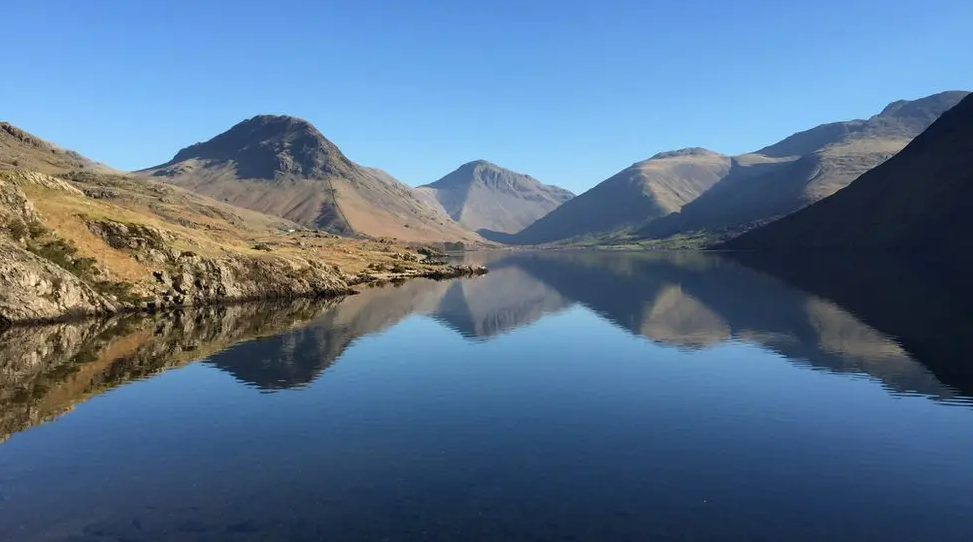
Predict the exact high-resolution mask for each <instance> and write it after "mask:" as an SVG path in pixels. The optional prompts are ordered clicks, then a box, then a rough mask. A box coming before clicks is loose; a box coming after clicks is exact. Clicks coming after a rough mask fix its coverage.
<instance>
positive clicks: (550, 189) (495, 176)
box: [417, 160, 574, 233]
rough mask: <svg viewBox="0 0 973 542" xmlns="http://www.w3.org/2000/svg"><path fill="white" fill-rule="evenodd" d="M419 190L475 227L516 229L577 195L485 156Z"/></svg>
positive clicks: (515, 230) (512, 231)
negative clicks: (496, 162) (483, 158)
mask: <svg viewBox="0 0 973 542" xmlns="http://www.w3.org/2000/svg"><path fill="white" fill-rule="evenodd" d="M417 190H419V191H422V192H426V193H428V194H430V195H432V197H433V198H435V200H436V201H437V202H439V204H440V205H441V206H442V207H443V208H444V209H445V210H446V212H447V213H449V216H451V217H452V218H453V220H455V221H457V222H459V223H460V224H462V225H464V226H466V227H467V228H470V229H471V230H474V231H480V230H487V231H490V232H503V233H516V232H518V231H520V230H522V229H524V228H525V227H527V226H529V225H530V224H533V223H534V221H536V220H537V219H538V218H540V217H542V216H544V215H546V214H548V213H550V212H551V211H553V210H554V209H556V208H557V207H559V206H560V205H561V204H563V203H564V202H566V201H568V200H569V199H571V198H573V197H574V194H572V193H571V192H568V191H567V190H565V189H563V188H560V187H557V186H551V185H546V184H543V183H541V182H540V181H538V180H537V179H535V178H533V177H531V176H530V175H524V174H521V173H516V172H514V171H510V170H509V169H504V168H502V167H500V166H498V165H496V164H491V163H490V162H487V161H485V160H477V161H474V162H470V163H468V164H463V165H462V166H460V167H459V168H458V169H456V170H455V171H453V172H452V173H450V174H449V175H446V176H445V177H443V178H442V179H439V180H438V181H436V182H434V183H431V184H427V185H424V186H420V187H419V188H418V189H417Z"/></svg>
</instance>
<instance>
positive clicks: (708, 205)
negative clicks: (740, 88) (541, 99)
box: [499, 91, 968, 245]
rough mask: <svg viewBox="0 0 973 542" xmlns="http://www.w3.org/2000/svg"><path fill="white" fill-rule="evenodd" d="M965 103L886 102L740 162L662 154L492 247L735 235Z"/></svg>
mask: <svg viewBox="0 0 973 542" xmlns="http://www.w3.org/2000/svg"><path fill="white" fill-rule="evenodd" d="M967 94H968V93H967V92H964V91H948V92H941V93H938V94H934V95H932V96H928V97H925V98H921V99H918V100H912V101H907V100H901V101H897V102H893V103H891V104H889V105H888V106H887V107H885V108H884V109H883V110H882V111H881V112H880V113H878V114H876V115H875V116H873V117H871V118H869V119H857V120H850V121H843V122H835V123H830V124H824V125H820V126H817V127H814V128H811V129H809V130H805V131H803V132H799V133H796V134H794V135H791V136H789V137H787V138H785V139H783V140H781V141H779V142H777V143H774V144H772V145H769V146H767V147H764V148H762V149H760V150H757V151H754V152H751V153H746V154H742V155H736V156H727V155H723V154H719V153H717V152H714V151H710V150H707V149H701V148H690V149H682V150H677V151H670V152H664V153H659V154H657V155H655V156H653V157H652V158H650V159H648V160H646V161H644V162H639V163H636V164H634V165H632V166H631V167H629V168H626V169H625V170H623V171H621V172H620V173H618V174H616V175H614V176H612V177H610V178H608V179H607V180H605V181H603V182H601V183H600V184H598V185H597V186H595V187H594V188H592V189H590V190H588V191H587V192H584V193H583V194H581V195H579V196H578V197H576V198H574V199H573V200H571V201H570V202H568V203H567V204H565V205H563V206H561V207H559V208H558V209H556V210H554V211H553V212H551V213H550V214H548V215H547V216H545V217H543V218H542V219H540V220H538V221H537V222H535V223H534V224H532V225H530V226H528V227H527V228H525V229H524V230H522V231H521V232H518V233H517V234H515V235H512V236H506V237H504V238H502V239H499V240H503V241H505V242H508V243H511V244H525V245H533V244H543V243H551V242H558V241H560V242H563V241H566V240H572V239H578V238H582V237H584V236H599V235H600V236H605V235H606V234H618V233H624V234H625V235H627V236H628V237H629V238H630V239H665V238H668V237H671V236H675V235H680V234H688V233H693V232H700V231H704V232H713V233H723V234H726V233H730V234H735V233H739V232H742V231H745V230H747V229H750V228H752V227H754V226H758V225H761V224H764V223H767V222H771V221H773V220H775V219H777V218H780V217H782V216H785V215H787V214H789V213H792V212H794V211H796V210H798V209H801V208H803V207H806V206H807V205H810V204H812V203H814V202H816V201H819V200H821V199H823V198H825V197H827V196H830V195H831V194H833V193H835V192H836V191H838V190H840V189H841V188H843V187H845V186H847V185H848V184H850V183H851V182H852V181H854V180H855V179H856V178H857V177H858V176H859V175H861V174H863V173H865V172H866V171H868V170H870V169H872V168H874V167H875V166H877V165H879V164H881V163H882V162H884V161H885V160H887V159H888V158H890V157H891V156H893V155H894V154H895V153H896V152H898V151H899V150H901V149H902V148H903V147H905V145H906V144H908V142H909V141H910V140H911V139H912V138H914V137H915V136H917V135H919V134H920V133H921V132H922V131H923V130H925V129H926V128H927V127H928V126H929V125H931V124H932V123H933V122H934V121H935V120H936V119H937V118H938V117H939V116H940V115H942V114H943V113H944V112H945V111H947V110H949V109H950V108H951V107H953V106H955V105H956V104H957V103H959V101H960V100H962V99H963V98H964V97H965V96H966V95H967Z"/></svg>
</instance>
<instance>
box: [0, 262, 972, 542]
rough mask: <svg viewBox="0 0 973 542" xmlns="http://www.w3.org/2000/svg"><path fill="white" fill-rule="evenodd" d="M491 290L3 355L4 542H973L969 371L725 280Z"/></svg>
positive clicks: (635, 269) (156, 328) (657, 271)
mask: <svg viewBox="0 0 973 542" xmlns="http://www.w3.org/2000/svg"><path fill="white" fill-rule="evenodd" d="M489 263H490V267H491V273H490V274H489V275H487V276H485V277H482V278H477V279H467V280H462V281H453V282H438V283H437V282H428V281H416V282H409V283H406V284H404V285H402V286H400V287H397V288H382V289H373V290H366V291H365V292H363V293H362V294H360V295H358V296H354V297H351V298H348V299H346V300H343V301H340V302H326V303H321V302H310V301H304V302H296V303H292V304H278V305H243V306H236V307H226V308H212V309H206V310H200V311H187V312H186V313H184V314H181V315H167V316H157V317H155V318H152V319H144V318H127V319H123V320H118V321H108V322H86V323H76V324H64V325H60V326H55V327H49V328H43V329H34V330H14V331H12V332H9V333H8V334H5V335H3V336H0V344H2V346H0V407H2V409H3V410H2V424H3V425H2V430H3V433H2V434H3V435H4V436H5V437H6V440H5V441H4V442H2V443H0V540H10V541H17V542H20V541H24V542H32V541H69V540H70V541H84V542H94V541H98V542H101V541H155V540H160V541H197V540H198V541H223V540H227V541H257V540H260V541H264V540H283V541H305V540H307V541H312V540H313V541H317V540H356V541H357V540H375V541H382V540H388V541H407V540H477V541H489V540H516V541H520V540H525V541H556V540H579V541H580V540H599V541H600V540H613V541H615V540H617V541H626V540H633V541H634V540H638V541H642V540H768V541H770V540H774V541H776V540H957V541H960V540H970V539H971V537H973V524H971V523H970V518H973V460H971V458H973V402H971V400H970V395H969V389H970V388H969V387H968V386H969V382H970V380H969V379H967V378H966V375H967V374H968V368H967V367H965V366H963V359H962V354H963V352H962V351H959V350H957V351H956V353H957V356H956V359H952V358H950V357H949V356H946V357H943V356H939V357H936V359H920V358H919V357H917V355H916V354H915V353H913V352H912V350H913V349H915V350H922V351H924V352H925V351H928V348H926V347H927V346H928V343H927V341H928V334H926V333H925V332H924V331H922V332H921V333H920V332H919V331H917V334H916V336H917V337H919V338H918V339H915V340H913V339H914V337H911V336H901V335H900V336H896V337H894V338H893V337H892V336H890V335H889V333H891V332H889V331H883V330H881V329H877V328H876V327H873V325H871V324H869V323H868V322H867V321H866V319H867V314H868V311H867V306H866V307H865V308H866V310H863V309H862V308H861V307H863V306H864V305H862V303H861V301H860V300H857V299H856V300H850V301H849V302H850V303H853V304H855V306H856V314H858V315H855V314H852V313H851V312H849V310H847V309H846V308H844V307H843V305H842V304H840V303H841V301H842V300H840V299H830V298H826V297H819V296H818V295H817V294H815V293H811V292H810V290H808V289H799V287H798V285H796V284H795V283H794V282H793V280H791V282H785V281H784V280H781V279H779V278H776V277H775V276H773V275H770V274H766V273H763V272H759V271H754V270H751V269H750V268H747V267H744V266H742V265H740V264H737V263H732V262H730V261H727V260H725V259H721V258H718V257H713V256H708V257H704V256H701V255H675V256H672V255H652V254H649V255H637V256H632V255H621V254H609V255H599V254H581V255H574V254H564V255H539V256H532V255H526V254H507V255H494V256H490V257H489ZM802 286H805V285H802ZM856 291H861V288H857V289H856ZM905 291H907V289H901V290H900V293H902V292H905ZM922 291H924V292H926V294H927V295H926V297H927V298H932V297H934V296H933V293H935V292H934V291H932V292H933V293H930V292H931V290H929V289H928V288H925V289H924V290H922ZM903 295H905V294H903ZM930 302H931V301H930ZM910 303H911V302H910ZM910 306H912V307H914V308H915V309H916V310H919V311H921V310H923V308H924V307H921V306H919V307H917V306H915V305H914V304H913V305H910ZM888 312H889V310H888V309H883V310H882V311H879V312H878V313H879V314H883V315H887V313H888ZM937 314H939V315H940V316H939V318H952V319H953V320H955V319H956V318H959V316H949V315H945V316H943V311H942V310H939V311H937ZM859 315H860V316H859ZM903 318H907V317H903ZM930 319H931V318H930V317H923V316H922V315H919V316H917V317H915V320H916V321H917V322H919V323H916V324H913V325H912V326H911V328H912V329H917V330H919V329H920V328H921V327H922V323H921V322H923V321H930ZM877 321H882V322H885V320H883V319H882V318H881V317H879V318H878V319H877ZM905 321H906V322H908V321H909V320H908V319H906V320H905ZM890 325H891V324H890ZM957 325H958V324H957ZM940 328H942V333H944V334H947V335H948V333H950V332H952V330H951V328H949V329H946V328H948V326H940ZM897 329H898V328H897ZM895 333H900V332H899V331H896V332H895ZM920 335H921V336H920ZM939 339H941V340H942V341H949V340H950V337H949V336H945V335H944V336H942V337H939ZM953 339H956V341H957V342H956V343H955V344H956V345H957V346H956V348H957V349H958V348H960V347H961V338H957V337H953ZM924 341H925V342H924ZM911 345H918V346H916V347H915V348H913V347H912V346H911Z"/></svg>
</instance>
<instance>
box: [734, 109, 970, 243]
mask: <svg viewBox="0 0 973 542" xmlns="http://www.w3.org/2000/svg"><path fill="white" fill-rule="evenodd" d="M971 207H973V97H967V98H966V99H964V100H963V101H962V102H961V103H960V104H959V105H957V106H956V107H954V108H953V109H951V110H949V111H947V112H946V113H945V114H943V116H942V117H941V118H940V119H939V120H937V121H936V122H935V123H933V124H932V126H930V127H929V128H928V129H927V130H926V131H925V132H923V133H922V134H921V135H920V136H919V137H917V138H915V139H914V140H913V141H912V142H911V143H909V145H908V146H907V147H906V148H905V149H904V150H902V152H900V153H899V154H897V155H896V156H895V157H893V158H892V159H890V160H889V161H887V162H885V163H884V164H882V165H881V166H879V167H877V168H875V169H873V170H871V171H869V172H868V173H865V174H864V175H862V176H861V177H860V178H859V179H858V180H856V181H855V182H853V183H852V184H851V185H850V186H848V187H847V188H845V189H844V190H841V191H839V192H837V193H836V194H834V195H833V196H831V197H829V198H827V199H824V200H822V201H820V202H818V203H816V204H814V205H811V206H810V207H807V208H806V209H803V210H802V211H800V212H797V213H794V214H793V215H791V216H788V217H785V218H783V219H781V220H778V221H777V222H774V223H772V224H769V225H767V226H765V227H763V228H760V229H757V230H754V231H752V232H749V233H747V234H745V235H743V236H741V237H739V238H737V239H734V240H731V241H730V242H728V243H727V244H726V245H725V246H726V248H732V249H774V250H805V249H884V250H887V249H895V250H910V251H925V250H944V249H945V250H951V251H959V252H962V253H965V252H966V251H968V250H969V249H971V248H973V237H971V235H973V213H971V212H970V210H971ZM966 258H967V259H968V257H966Z"/></svg>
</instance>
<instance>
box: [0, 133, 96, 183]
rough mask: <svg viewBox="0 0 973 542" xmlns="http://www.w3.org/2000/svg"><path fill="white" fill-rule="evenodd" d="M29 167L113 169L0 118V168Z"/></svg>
mask: <svg viewBox="0 0 973 542" xmlns="http://www.w3.org/2000/svg"><path fill="white" fill-rule="evenodd" d="M15 168H16V169H30V170H32V171H38V172H40V173H59V172H62V171H70V170H76V169H84V170H88V171H95V172H100V173H111V172H112V171H113V170H112V169H111V168H109V167H108V166H106V165H104V164H100V163H98V162H94V161H92V160H89V159H88V158H85V157H84V156H81V155H80V154H78V153H77V152H75V151H71V150H66V149H62V148H61V147H58V146H57V145H54V144H53V143H49V142H47V141H44V140H43V139H41V138H39V137H37V136H35V135H33V134H30V133H28V132H26V131H24V130H21V129H20V128H18V127H16V126H14V125H12V124H10V123H8V122H0V170H2V169H15Z"/></svg>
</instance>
